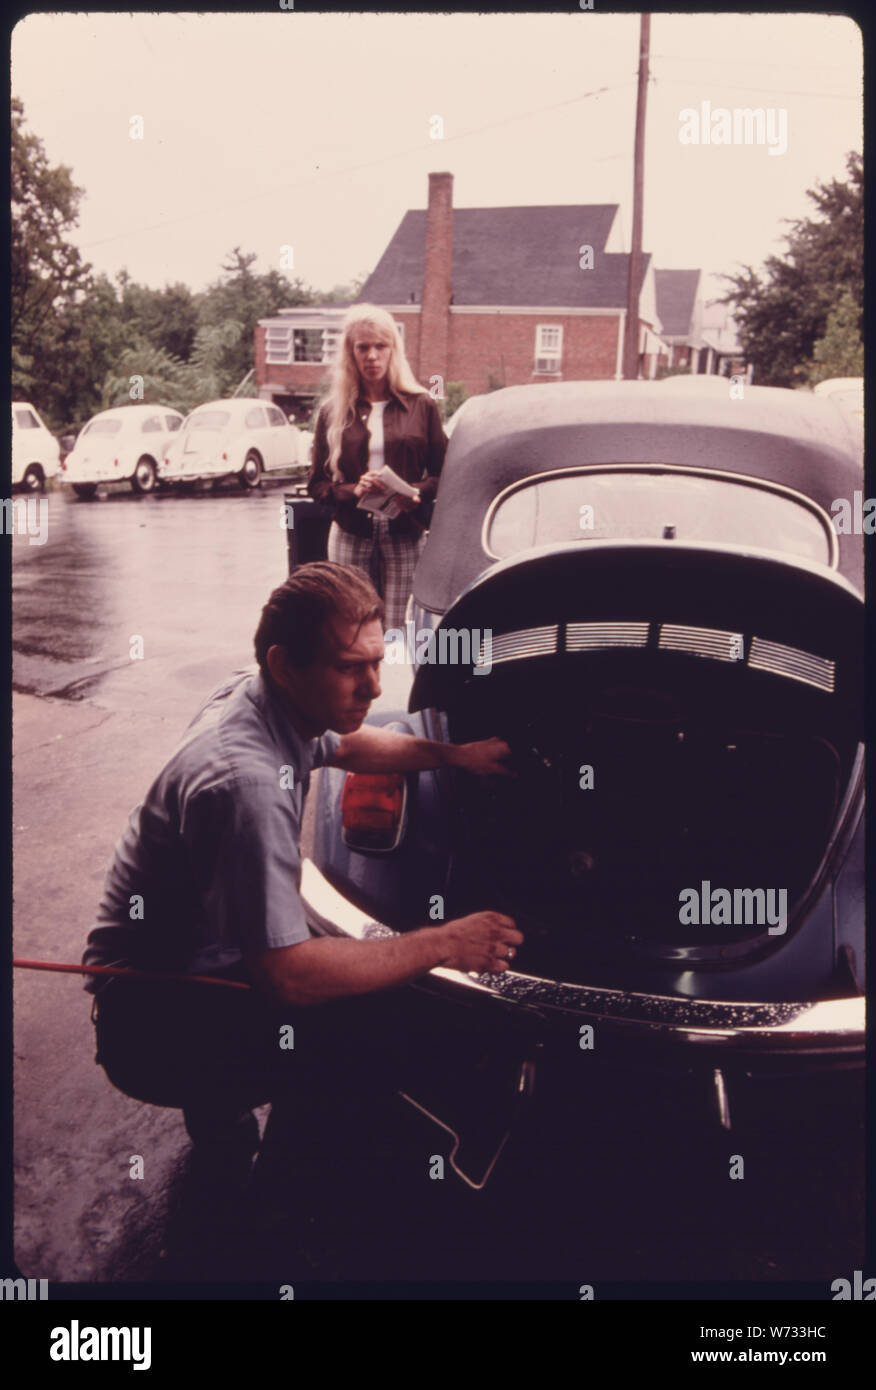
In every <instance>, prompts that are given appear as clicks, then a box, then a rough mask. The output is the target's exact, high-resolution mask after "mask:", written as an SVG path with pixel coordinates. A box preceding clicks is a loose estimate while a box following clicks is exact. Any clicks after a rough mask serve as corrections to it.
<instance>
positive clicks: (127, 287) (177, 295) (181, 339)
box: [116, 270, 198, 362]
mask: <svg viewBox="0 0 876 1390" xmlns="http://www.w3.org/2000/svg"><path fill="white" fill-rule="evenodd" d="M116 283H117V284H118V286H119V290H120V295H121V317H122V321H123V323H124V325H125V328H126V331H127V332H128V334H129V336H130V337H134V338H138V339H139V338H142V339H143V340H145V341H146V342H147V343H151V344H152V345H153V347H157V348H161V349H163V351H165V352H168V353H170V355H171V356H172V357H178V358H179V359H180V361H182V362H187V361H188V360H189V358H190V356H191V354H192V348H193V347H194V345H195V334H196V333H197V331H198V306H197V303H196V301H195V296H194V294H193V293H192V291H191V290H190V289H189V287H188V285H183V284H181V283H179V282H177V283H176V284H175V285H165V286H164V289H161V290H153V289H150V288H149V287H148V286H147V285H138V284H137V283H136V282H135V281H133V280H132V279H131V277H130V276H129V275H128V272H127V271H126V270H122V271H120V272H119V273H118V275H117V276H116Z"/></svg>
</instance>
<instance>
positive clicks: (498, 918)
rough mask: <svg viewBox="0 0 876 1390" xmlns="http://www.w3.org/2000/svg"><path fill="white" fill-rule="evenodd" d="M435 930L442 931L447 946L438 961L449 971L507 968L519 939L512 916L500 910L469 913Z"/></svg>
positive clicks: (495, 970)
mask: <svg viewBox="0 0 876 1390" xmlns="http://www.w3.org/2000/svg"><path fill="white" fill-rule="evenodd" d="M435 930H436V931H439V932H442V933H443V934H444V936H445V937H446V938H447V940H448V943H449V945H450V951H451V954H450V957H449V959H447V960H445V961H443V962H442V963H443V964H444V965H446V966H448V967H449V968H450V969H451V970H465V971H477V972H478V974H482V973H485V972H487V971H489V972H491V973H496V972H498V971H502V970H507V969H508V962H509V961H511V960H513V959H514V956H515V955H516V953H517V947H518V946H519V945H520V944H521V942H522V941H523V934H522V933H521V932H519V931H518V930H517V928H516V927H515V925H514V921H513V919H512V918H511V917H504V916H503V915H502V913H501V912H473V913H472V914H471V915H470V916H469V917H458V918H456V920H455V921H453V922H445V924H444V926H443V927H437V928H436V929H435Z"/></svg>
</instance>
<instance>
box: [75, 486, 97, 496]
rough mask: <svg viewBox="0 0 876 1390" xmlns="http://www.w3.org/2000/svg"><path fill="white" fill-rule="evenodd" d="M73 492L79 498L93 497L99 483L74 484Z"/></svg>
mask: <svg viewBox="0 0 876 1390" xmlns="http://www.w3.org/2000/svg"><path fill="white" fill-rule="evenodd" d="M73 491H74V492H75V493H76V496H77V497H93V496H94V494H95V493H96V492H97V483H74V484H73Z"/></svg>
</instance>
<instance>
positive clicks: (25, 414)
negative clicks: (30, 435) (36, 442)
mask: <svg viewBox="0 0 876 1390" xmlns="http://www.w3.org/2000/svg"><path fill="white" fill-rule="evenodd" d="M15 423H16V425H17V427H18V429H20V430H38V429H39V427H40V422H39V420H38V419H37V417H36V416H35V415H34V413H33V411H32V410H16V412H15Z"/></svg>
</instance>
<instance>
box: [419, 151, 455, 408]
mask: <svg viewBox="0 0 876 1390" xmlns="http://www.w3.org/2000/svg"><path fill="white" fill-rule="evenodd" d="M452 276H453V175H452V174H430V175H429V206H428V209H427V211H426V254H425V257H424V262H423V294H422V300H421V307H420V360H419V371H418V376H419V379H420V381H421V382H422V383H423V385H424V386H428V384H429V378H430V377H431V376H435V375H436V374H437V375H438V376H440V377H442V378H443V380H444V382H445V384H446V381H447V345H448V339H449V335H450V308H449V306H450V296H451V294H452V293H453V286H452Z"/></svg>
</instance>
